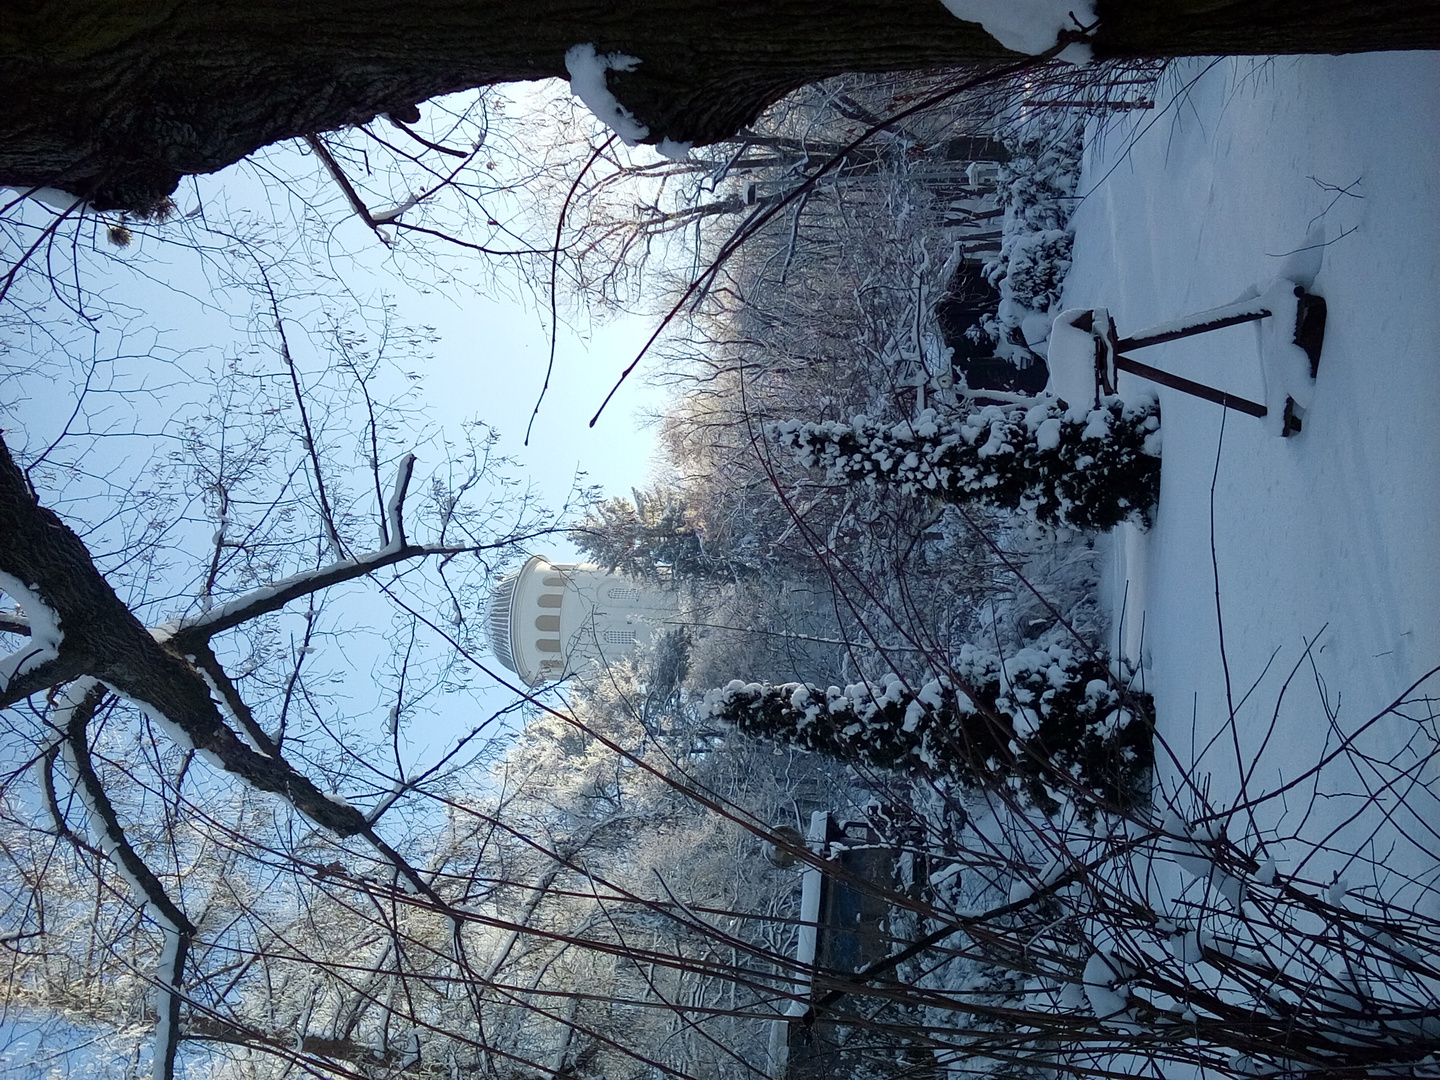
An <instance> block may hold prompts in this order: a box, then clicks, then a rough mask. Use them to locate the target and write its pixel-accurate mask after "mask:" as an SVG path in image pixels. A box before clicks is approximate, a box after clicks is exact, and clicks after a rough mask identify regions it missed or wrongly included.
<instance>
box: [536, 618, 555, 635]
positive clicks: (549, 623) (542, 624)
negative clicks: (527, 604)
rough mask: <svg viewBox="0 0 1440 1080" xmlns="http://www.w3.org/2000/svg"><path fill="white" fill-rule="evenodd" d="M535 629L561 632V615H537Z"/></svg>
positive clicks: (552, 632) (553, 632)
mask: <svg viewBox="0 0 1440 1080" xmlns="http://www.w3.org/2000/svg"><path fill="white" fill-rule="evenodd" d="M535 629H536V630H544V631H546V632H547V633H551V634H558V633H559V632H560V616H559V615H537V616H535Z"/></svg>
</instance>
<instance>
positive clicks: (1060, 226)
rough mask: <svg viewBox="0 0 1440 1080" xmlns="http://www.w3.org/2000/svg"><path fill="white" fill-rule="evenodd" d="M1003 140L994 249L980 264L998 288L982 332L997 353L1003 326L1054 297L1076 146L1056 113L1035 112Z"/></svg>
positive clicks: (1065, 256)
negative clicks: (995, 308) (1008, 153)
mask: <svg viewBox="0 0 1440 1080" xmlns="http://www.w3.org/2000/svg"><path fill="white" fill-rule="evenodd" d="M1007 141H1008V142H1010V143H1011V149H1012V151H1013V156H1012V157H1011V159H1010V160H1009V161H1007V162H1005V163H1004V164H1002V165H1001V166H1000V177H999V195H1000V202H1001V205H1002V206H1004V207H1005V220H1004V223H1003V225H1002V237H1001V241H1000V252H999V254H998V255H996V257H995V258H993V259H991V260H990V261H989V262H987V263H986V264H985V276H986V278H987V279H988V280H989V282H990V284H992V285H994V286H995V287H996V288H997V289H999V290H1000V307H999V312H998V314H997V316H996V321H995V323H994V324H991V325H988V326H987V330H988V332H989V333H990V335H991V336H992V337H996V338H998V339H999V340H1000V343H1001V348H1002V351H1003V350H1004V347H1005V343H1006V341H1007V340H1008V331H1009V330H1011V329H1013V328H1016V327H1019V326H1020V325H1021V324H1022V323H1023V322H1024V321H1025V319H1026V316H1027V315H1028V314H1030V313H1032V312H1034V313H1039V314H1042V315H1043V314H1045V313H1046V312H1048V311H1050V310H1051V309H1052V308H1053V307H1055V306H1056V305H1057V304H1058V303H1059V302H1060V290H1061V287H1062V286H1063V285H1064V283H1065V275H1066V274H1067V273H1069V272H1070V262H1071V259H1070V250H1071V246H1072V243H1073V241H1074V233H1073V232H1072V231H1071V229H1070V213H1071V208H1072V197H1073V196H1074V194H1075V189H1076V187H1077V185H1078V183H1079V179H1080V156H1081V152H1082V149H1083V144H1082V128H1081V127H1080V126H1079V125H1077V124H1076V123H1074V121H1073V120H1072V119H1070V118H1067V117H1064V116H1054V117H1043V116H1042V117H1040V118H1037V119H1036V120H1035V121H1034V122H1032V123H1031V124H1030V125H1029V126H1028V128H1027V130H1026V133H1025V135H1024V136H1023V137H1021V138H1019V139H1017V140H1013V141H1012V140H1007Z"/></svg>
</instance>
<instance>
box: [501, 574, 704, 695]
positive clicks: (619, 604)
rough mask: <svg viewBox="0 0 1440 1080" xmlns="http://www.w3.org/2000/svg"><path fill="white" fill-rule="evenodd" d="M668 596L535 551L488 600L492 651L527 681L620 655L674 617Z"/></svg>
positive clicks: (553, 677) (675, 603) (553, 678)
mask: <svg viewBox="0 0 1440 1080" xmlns="http://www.w3.org/2000/svg"><path fill="white" fill-rule="evenodd" d="M678 606H679V604H678V600H677V598H676V597H675V595H674V594H673V593H670V592H666V591H664V590H661V589H655V588H650V587H646V586H645V585H642V584H640V583H639V582H636V581H633V580H631V579H629V578H625V577H621V576H620V575H619V574H610V573H606V572H605V571H604V570H601V569H600V568H599V567H597V566H592V565H590V564H588V563H584V564H582V563H552V562H551V561H550V560H549V559H546V558H544V557H543V556H540V555H532V556H531V557H530V558H529V559H528V560H527V561H526V563H525V565H524V566H522V567H521V568H520V569H519V570H516V571H515V572H514V573H511V574H507V575H506V576H505V577H503V578H501V579H500V581H499V582H498V583H497V584H496V586H495V591H494V592H493V593H492V594H491V597H490V648H491V649H492V650H493V651H494V653H495V656H496V658H497V659H498V660H499V661H500V662H501V663H502V664H504V665H505V666H506V667H507V668H509V669H510V670H511V671H513V672H515V674H517V675H519V676H520V678H522V679H524V680H525V683H526V684H527V685H529V686H539V685H540V684H541V683H547V682H555V681H558V680H560V679H568V678H569V677H570V676H572V675H575V674H578V673H579V672H581V671H583V670H584V669H585V668H586V667H587V666H588V665H590V664H591V663H601V664H603V663H605V662H606V661H613V660H618V659H620V658H621V657H625V656H629V655H631V654H633V653H634V652H635V649H636V647H637V646H639V645H642V644H644V643H646V642H647V641H651V640H653V639H654V638H655V636H656V635H658V634H659V633H661V632H662V631H663V629H664V626H665V624H667V623H670V622H672V621H673V620H674V618H675V613H676V610H677V609H678Z"/></svg>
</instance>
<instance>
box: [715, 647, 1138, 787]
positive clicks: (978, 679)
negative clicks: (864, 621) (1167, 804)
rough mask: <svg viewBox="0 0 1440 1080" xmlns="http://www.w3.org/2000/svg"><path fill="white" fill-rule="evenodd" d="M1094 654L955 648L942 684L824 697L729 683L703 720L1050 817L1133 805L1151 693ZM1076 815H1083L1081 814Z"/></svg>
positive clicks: (803, 688) (881, 684) (808, 689)
mask: <svg viewBox="0 0 1440 1080" xmlns="http://www.w3.org/2000/svg"><path fill="white" fill-rule="evenodd" d="M1117 671H1118V674H1117V673H1116V671H1112V664H1111V662H1110V661H1109V659H1108V658H1107V657H1106V656H1104V655H1103V654H1093V655H1084V654H1081V653H1079V652H1077V651H1075V650H1072V649H1068V648H1065V647H1063V646H1060V645H1052V646H1050V647H1049V648H1047V649H1036V648H1029V649H1021V650H1019V651H1018V652H1016V653H1014V654H1013V655H1011V656H1009V657H1006V658H1004V659H1003V660H1002V659H1001V657H999V656H998V655H996V654H995V653H992V652H988V651H986V650H983V649H977V648H974V647H973V646H969V645H967V646H964V647H963V648H962V649H961V652H960V656H959V658H958V660H957V662H956V663H955V664H954V665H953V666H952V668H951V670H950V672H949V673H948V674H946V675H942V676H937V677H935V678H932V679H931V680H930V681H928V682H927V683H925V684H924V685H923V686H919V687H916V686H914V685H908V684H906V683H905V682H904V680H902V679H901V678H900V677H899V676H890V677H889V678H888V679H884V680H875V681H866V682H859V683H855V684H853V685H850V686H846V687H845V688H844V689H841V688H840V687H836V686H832V687H829V688H828V689H821V688H820V687H816V686H810V685H808V684H805V683H786V684H784V685H781V686H775V685H771V684H769V683H746V682H742V681H741V680H738V679H737V680H735V681H733V682H731V683H730V684H729V685H728V686H725V687H723V688H721V689H717V690H712V691H710V692H709V693H708V694H707V695H706V696H705V707H706V709H707V710H708V712H709V714H710V715H711V716H713V717H715V718H717V719H719V720H722V721H724V722H726V723H729V724H732V725H734V726H735V727H737V728H739V729H740V730H741V731H744V732H745V733H747V734H749V735H754V736H757V737H760V738H765V739H771V740H774V741H775V742H778V743H781V744H790V745H796V746H801V747H804V748H805V749H807V750H813V751H816V752H818V753H822V754H826V755H829V756H831V757H834V758H837V759H839V760H842V761H846V762H849V763H851V764H856V765H864V766H868V767H871V768H878V769H887V770H895V771H900V772H906V773H918V774H922V775H930V776H939V777H948V778H951V779H954V780H958V781H959V782H961V783H962V784H965V785H967V786H971V787H976V788H999V787H1006V788H1011V789H1016V790H1017V791H1018V793H1019V794H1020V795H1021V796H1022V797H1023V798H1024V800H1026V801H1028V802H1029V803H1031V804H1033V805H1034V806H1036V807H1038V808H1040V809H1041V810H1044V811H1046V812H1047V813H1053V812H1054V811H1056V810H1057V809H1058V808H1059V807H1060V806H1061V805H1062V804H1064V803H1070V802H1073V796H1074V795H1076V794H1077V793H1088V796H1089V799H1087V800H1085V801H1086V802H1088V801H1089V800H1090V799H1093V800H1098V801H1099V802H1100V803H1101V804H1102V805H1105V806H1111V807H1119V806H1125V805H1128V804H1130V803H1132V802H1133V801H1134V799H1135V796H1136V795H1137V793H1138V792H1139V789H1140V781H1141V779H1142V777H1143V776H1144V775H1145V774H1146V772H1147V770H1148V768H1149V766H1150V763H1151V756H1152V749H1151V742H1150V737H1151V736H1150V733H1151V728H1152V725H1153V716H1154V713H1153V704H1152V702H1151V699H1150V695H1149V694H1146V693H1143V692H1140V691H1125V692H1123V693H1122V691H1121V690H1119V689H1117V685H1123V683H1124V680H1125V675H1126V672H1125V671H1124V670H1123V668H1118V667H1117ZM1083 809H1084V807H1083V806H1082V810H1083Z"/></svg>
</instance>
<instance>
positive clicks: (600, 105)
mask: <svg viewBox="0 0 1440 1080" xmlns="http://www.w3.org/2000/svg"><path fill="white" fill-rule="evenodd" d="M639 66H640V59H639V58H638V57H635V56H626V55H625V54H624V53H618V52H615V53H605V54H603V55H601V54H598V53H596V52H595V46H594V45H588V44H587V45H575V46H572V47H571V48H570V50H569V51H567V52H566V53H565V68H566V70H567V71H569V72H570V92H571V93H572V94H574V95H575V96H576V97H577V98H579V99H580V100H581V101H582V102H584V103H585V107H586V108H587V109H589V110H590V111H591V112H592V113H594V114H595V118H596V119H597V120H599V121H600V122H601V123H602V124H604V125H605V126H606V127H608V128H609V129H610V130H611V131H613V132H615V134H616V135H619V136H620V140H621V141H622V142H623V143H624V144H625V145H626V146H634V145H635V144H636V143H638V142H639V141H640V140H641V139H643V138H645V136H647V135H649V134H650V129H649V128H648V127H646V126H645V125H644V124H642V123H640V121H639V120H636V119H635V114H634V113H632V112H631V111H630V110H629V109H627V108H625V106H624V105H621V104H620V102H619V101H617V100H616V99H615V95H614V94H612V93H611V92H610V88H609V87H608V86H607V85H606V84H605V73H606V72H607V71H634V70H635V69H636V68H637V67H639ZM670 146H671V147H673V148H674V149H673V152H676V153H679V152H680V150H679V147H680V144H678V143H672V144H670ZM685 149H686V150H688V149H689V147H685ZM667 156H668V155H667Z"/></svg>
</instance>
